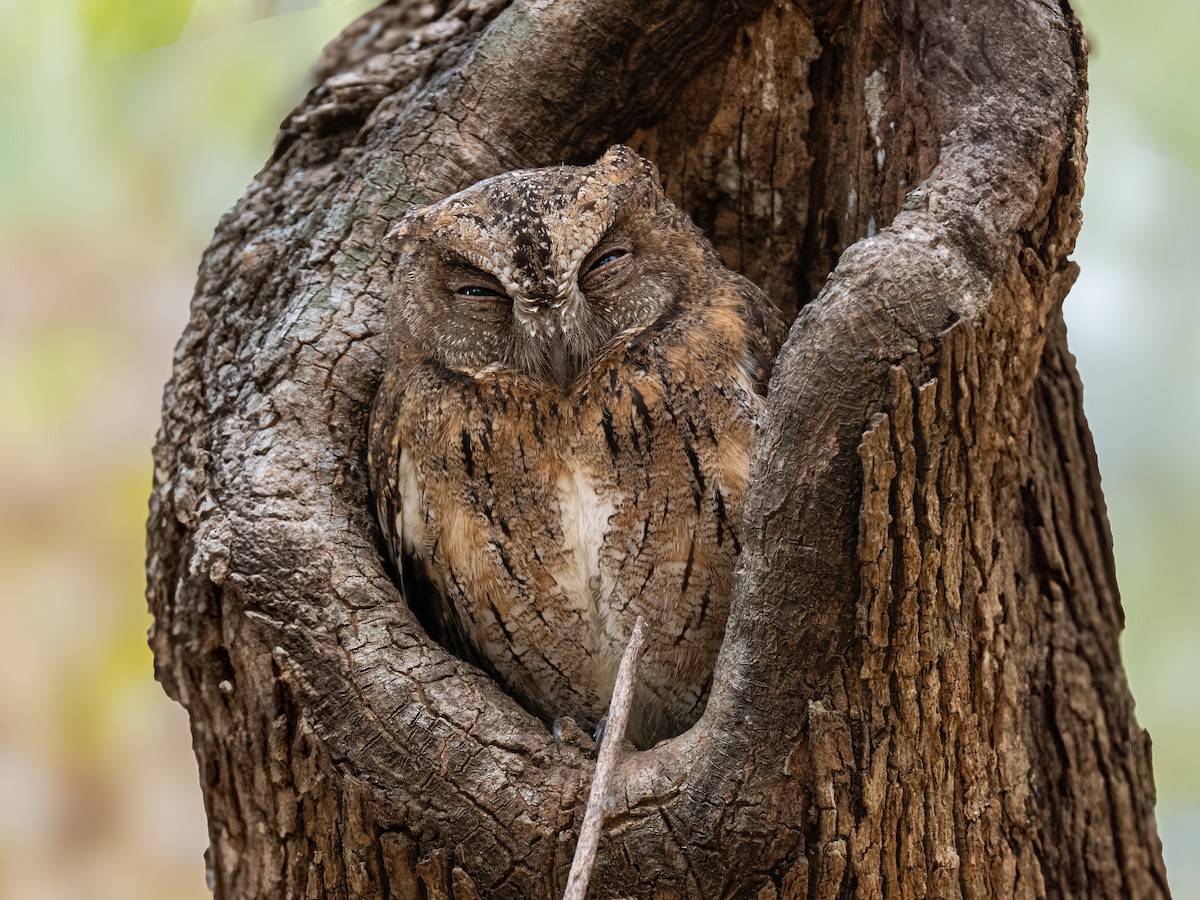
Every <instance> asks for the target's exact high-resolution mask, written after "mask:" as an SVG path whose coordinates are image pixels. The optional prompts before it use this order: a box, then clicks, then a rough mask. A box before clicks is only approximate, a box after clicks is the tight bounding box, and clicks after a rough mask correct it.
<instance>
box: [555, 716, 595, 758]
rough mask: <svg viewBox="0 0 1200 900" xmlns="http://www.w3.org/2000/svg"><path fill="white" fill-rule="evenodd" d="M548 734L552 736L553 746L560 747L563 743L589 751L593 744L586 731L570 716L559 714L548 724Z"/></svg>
mask: <svg viewBox="0 0 1200 900" xmlns="http://www.w3.org/2000/svg"><path fill="white" fill-rule="evenodd" d="M550 734H551V735H552V736H553V737H554V746H555V747H557V748H559V749H560V750H561V749H562V746H563V745H564V744H569V745H572V746H576V747H580V748H581V749H582V750H583V751H584V752H585V753H588V752H591V751H593V750H594V749H595V746H594V745H593V746H589V745H591V744H592V739H591V737H589V736H588V733H587V732H586V731H584V730H583V729H582V728H580V727H579V725H578V723H576V721H575V720H574V719H572V718H571V717H570V716H559V717H558V718H557V719H555V720H554V724H553V725H551V726H550Z"/></svg>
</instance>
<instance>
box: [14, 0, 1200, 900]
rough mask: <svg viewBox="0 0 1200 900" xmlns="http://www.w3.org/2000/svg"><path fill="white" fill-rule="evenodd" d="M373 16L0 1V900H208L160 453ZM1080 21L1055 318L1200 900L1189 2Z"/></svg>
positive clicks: (1195, 261) (212, 5) (1180, 865)
mask: <svg viewBox="0 0 1200 900" xmlns="http://www.w3.org/2000/svg"><path fill="white" fill-rule="evenodd" d="M368 5H369V0H353V2H342V3H325V4H318V3H317V2H315V0H52V2H45V0H0V273H2V278H3V284H4V289H3V292H0V409H3V410H4V413H5V416H4V424H3V428H2V429H0V473H4V474H3V476H0V615H3V617H4V621H5V623H6V626H7V627H6V628H4V629H0V685H2V686H3V689H2V690H0V897H19V898H22V900H26V898H29V900H37V898H60V897H88V898H99V900H107V898H114V900H115V898H122V900H142V898H145V900H162V898H175V897H179V898H200V897H205V896H207V891H206V889H205V888H204V882H203V863H202V859H201V855H202V853H203V849H204V846H205V844H206V840H205V833H204V819H203V810H202V806H201V803H200V795H199V790H198V787H197V783H196V771H195V763H194V760H193V759H192V756H191V752H190V747H189V742H188V733H187V723H186V716H185V715H184V714H183V712H182V710H180V709H179V707H177V706H176V705H175V704H173V703H171V702H170V701H168V700H167V699H166V697H165V696H164V695H163V694H162V691H161V690H160V689H159V688H158V686H157V685H155V684H154V683H153V681H152V680H151V677H150V672H151V660H150V654H149V651H148V650H147V648H146V645H145V637H144V634H145V630H146V628H147V627H148V624H149V617H148V616H147V614H146V612H145V605H144V601H143V599H142V580H143V575H142V566H143V536H142V535H143V528H144V520H145V514H146V507H145V502H146V496H147V494H148V491H149V485H150V460H149V448H150V446H151V443H152V442H153V438H154V432H155V428H156V426H157V422H158V407H159V402H160V395H161V389H162V384H163V382H164V381H165V380H166V378H167V376H168V374H169V369H170V358H171V355H170V354H171V347H172V346H173V344H174V341H175V339H176V338H177V337H178V335H179V333H180V331H181V330H182V328H183V324H184V322H185V321H186V317H187V302H188V298H189V297H190V295H191V287H192V280H193V277H194V272H195V267H196V263H197V260H198V259H199V256H200V253H201V252H202V250H203V248H204V246H205V245H206V244H207V242H208V238H209V236H210V234H211V232H212V229H213V227H214V225H215V224H216V221H217V218H218V217H219V216H220V215H221V213H223V212H224V211H225V210H226V209H227V208H228V207H229V206H230V205H231V204H232V203H233V202H234V201H235V200H236V199H237V198H238V196H239V195H240V194H241V192H242V190H243V189H244V186H245V184H246V183H247V182H248V181H249V180H250V178H251V177H252V176H253V174H254V172H255V171H257V169H258V168H259V166H260V165H261V164H262V162H263V161H264V160H265V159H266V158H267V156H268V154H269V151H270V147H271V142H272V139H273V135H274V132H275V128H276V125H277V123H278V122H279V121H280V120H281V119H282V118H283V116H284V115H285V114H286V112H287V111H288V109H289V108H290V107H291V106H292V105H293V104H294V103H295V102H296V101H297V100H299V98H300V97H301V96H302V95H303V92H304V91H305V89H306V87H307V81H308V73H309V69H310V66H311V65H312V62H313V61H314V60H315V59H316V57H317V54H318V52H319V50H320V48H321V47H322V46H323V45H324V44H325V43H326V42H327V41H328V40H329V39H330V38H331V37H332V36H333V35H334V34H335V33H336V32H337V31H338V30H339V29H340V28H341V27H342V26H343V25H344V24H345V23H347V22H348V21H350V20H351V19H352V18H353V17H354V16H355V15H357V14H358V13H359V12H360V11H361V10H363V9H365V8H366V6H368ZM1080 6H1081V9H1080V13H1081V16H1082V17H1083V20H1084V23H1085V26H1086V28H1087V32H1088V35H1089V38H1090V40H1091V43H1092V46H1093V51H1094V53H1093V58H1092V64H1091V82H1092V101H1091V114H1090V123H1091V130H1092V135H1091V140H1090V144H1089V157H1090V163H1089V171H1088V189H1087V194H1086V197H1085V203H1084V213H1085V226H1084V232H1083V235H1082V236H1081V238H1080V242H1079V247H1078V252H1077V254H1076V257H1077V259H1078V261H1079V262H1080V265H1081V267H1082V274H1081V277H1080V280H1079V283H1078V284H1077V286H1076V288H1075V289H1074V291H1073V292H1072V294H1071V296H1070V297H1069V298H1068V301H1067V317H1068V324H1069V328H1070V332H1071V345H1072V348H1073V349H1074V351H1075V352H1076V354H1077V355H1078V358H1079V365H1080V369H1081V372H1082V373H1083V377H1084V382H1085V385H1086V406H1087V412H1088V416H1089V419H1090V422H1091V425H1092V428H1093V431H1094V433H1095V436H1096V441H1097V446H1098V451H1099V456H1100V463H1101V469H1102V472H1103V475H1104V484H1105V490H1106V494H1107V498H1108V503H1109V508H1110V513H1111V519H1112V524H1113V532H1114V538H1115V545H1116V554H1117V566H1118V575H1119V578H1120V581H1121V586H1122V593H1123V597H1124V602H1125V610H1126V615H1127V623H1128V630H1127V632H1126V636H1125V641H1124V649H1125V658H1126V663H1127V668H1128V672H1129V676H1130V681H1131V683H1132V685H1133V690H1134V695H1135V697H1136V698H1137V703H1138V715H1139V718H1140V721H1141V723H1142V724H1143V725H1144V726H1145V727H1147V728H1148V730H1149V731H1150V733H1151V734H1152V736H1153V737H1154V748H1155V753H1154V756H1155V770H1156V775H1157V781H1158V786H1159V807H1158V808H1159V819H1160V825H1161V830H1162V836H1163V840H1164V845H1165V848H1166V853H1167V858H1168V869H1169V873H1170V876H1171V879H1172V884H1173V888H1174V890H1175V894H1176V896H1177V897H1186V896H1200V890H1198V889H1197V885H1198V884H1200V862H1198V861H1197V858H1196V857H1195V856H1194V855H1193V854H1192V853H1191V852H1190V851H1191V848H1192V847H1195V846H1200V766H1197V765H1196V764H1195V762H1194V750H1193V748H1194V747H1196V746H1197V745H1198V744H1200V695H1198V694H1197V692H1196V691H1194V690H1193V689H1192V688H1193V686H1194V685H1196V684H1198V683H1200V653H1197V652H1196V647H1197V646H1198V645H1200V603H1197V599H1200V597H1198V593H1200V592H1198V589H1197V585H1200V554H1197V553H1196V552H1195V550H1194V549H1193V548H1194V547H1195V546H1196V544H1197V543H1198V542H1200V513H1198V512H1197V511H1198V510H1200V466H1198V462H1200V460H1198V458H1197V453H1196V450H1195V448H1196V447H1197V446H1198V445H1200V400H1198V396H1200V392H1198V391H1197V390H1196V388H1197V386H1198V385H1200V354H1195V353H1194V350H1195V348H1196V347H1197V346H1200V304H1197V303H1195V299H1196V290H1197V289H1196V285H1197V284H1200V254H1197V253H1196V252H1195V248H1196V246H1197V245H1198V244H1200V226H1198V224H1197V219H1196V216H1195V212H1194V211H1195V210H1196V209H1197V208H1198V207H1200V179H1198V177H1197V176H1198V174H1200V117H1196V116H1195V115H1193V114H1192V110H1193V109H1194V105H1195V103H1194V100H1193V99H1192V96H1191V94H1192V91H1193V89H1194V87H1195V85H1196V84H1198V83H1200V54H1194V53H1193V51H1192V46H1191V45H1192V42H1193V41H1194V39H1195V36H1196V35H1197V34H1200V4H1197V3H1196V2H1195V0H1158V2H1156V3H1155V4H1153V5H1152V6H1138V5H1134V4H1123V3H1120V2H1117V0H1085V2H1082V3H1081V4H1080Z"/></svg>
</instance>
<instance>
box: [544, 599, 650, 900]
mask: <svg viewBox="0 0 1200 900" xmlns="http://www.w3.org/2000/svg"><path fill="white" fill-rule="evenodd" d="M645 640H646V622H645V620H644V619H642V617H641V616H638V617H637V622H636V623H634V626H633V633H632V634H630V635H629V643H628V644H627V645H626V647H625V655H624V656H622V657H621V668H620V669H618V670H617V683H616V684H614V685H613V696H612V702H611V703H610V704H609V707H608V724H607V725H606V726H605V728H604V737H603V738H602V739H601V743H600V753H599V755H598V756H597V758H596V774H595V775H594V776H592V792H591V793H590V794H589V795H588V802H587V810H586V811H585V812H584V814H583V825H582V827H580V829H579V843H577V844H576V845H575V858H574V859H573V860H572V861H571V875H570V877H569V878H568V879H567V891H566V893H565V894H563V900H584V898H585V897H586V896H587V889H588V879H590V878H591V877H592V867H593V866H594V865H595V864H596V848H597V847H598V846H599V845H600V826H601V825H602V824H603V823H604V806H605V802H606V801H607V800H608V794H609V789H610V788H611V787H612V780H613V773H614V772H615V771H616V769H617V757H618V756H619V755H620V752H621V745H622V744H623V743H624V741H625V723H626V722H628V721H629V707H630V706H632V705H633V687H634V684H635V683H636V681H637V664H638V660H639V659H640V658H641V656H642V644H643V643H645Z"/></svg>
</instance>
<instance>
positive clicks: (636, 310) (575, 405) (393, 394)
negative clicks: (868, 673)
mask: <svg viewBox="0 0 1200 900" xmlns="http://www.w3.org/2000/svg"><path fill="white" fill-rule="evenodd" d="M394 239H395V243H396V245H397V247H398V249H399V251H400V259H399V268H398V278H397V283H398V291H397V296H396V297H395V299H394V300H393V308H392V312H391V321H390V323H389V328H390V329H391V334H390V340H389V347H390V349H389V354H390V357H389V367H388V370H387V372H386V374H385V376H384V379H383V383H382V385H381V387H380V389H379V394H378V397H377V398H376V402H375V408H374V410H373V414H372V421H371V433H370V458H369V466H370V471H371V479H372V486H373V488H374V491H375V496H376V500H377V505H378V513H379V520H380V523H381V525H382V527H383V530H384V532H385V534H386V535H387V539H388V543H389V549H390V552H391V554H392V556H393V559H394V560H395V562H396V564H397V568H398V570H400V571H401V572H403V573H404V582H405V589H406V593H407V595H408V597H409V600H410V602H411V603H412V604H413V605H414V608H416V609H417V610H418V611H419V612H422V611H423V612H424V618H425V620H426V622H427V623H428V624H429V626H430V628H431V631H433V633H434V634H435V636H436V637H438V639H440V640H442V641H443V642H444V643H446V644H447V645H448V646H450V647H451V648H452V649H455V650H456V651H457V652H459V653H461V654H463V655H464V656H467V657H468V658H470V659H472V660H474V661H475V662H477V663H479V664H480V665H482V666H484V667H485V668H487V669H488V670H490V671H491V672H492V673H493V674H494V675H495V676H496V677H497V678H498V679H499V680H500V681H501V682H502V683H503V684H504V685H505V686H506V687H507V689H508V690H509V691H510V692H511V693H512V694H514V695H515V696H516V697H517V698H518V699H519V700H520V701H521V702H522V703H524V704H525V705H526V706H527V707H528V708H529V709H531V710H533V711H534V712H536V713H537V714H538V715H540V716H542V717H543V718H545V719H547V720H552V719H554V718H555V717H558V716H561V715H571V716H573V717H575V718H576V719H578V720H579V721H581V722H585V723H588V724H595V722H596V721H597V720H598V719H599V718H600V717H601V716H602V715H603V714H604V712H605V710H606V708H607V706H608V702H609V698H610V693H611V690H612V685H613V680H614V678H615V676H616V671H617V666H618V663H619V661H620V657H621V653H622V650H623V649H624V646H625V643H626V641H627V639H628V636H629V633H630V631H631V629H632V627H633V623H634V621H635V620H636V617H637V616H638V615H639V614H640V615H643V616H645V617H646V620H647V623H648V625H649V631H648V640H647V652H646V655H645V657H644V659H643V663H642V666H641V669H640V675H639V682H640V684H639V688H638V693H637V694H636V696H635V701H634V708H633V713H632V717H631V721H630V737H631V739H632V740H633V741H634V742H635V743H636V744H638V745H639V746H648V745H650V744H652V743H653V742H655V741H657V740H660V739H662V738H665V737H669V736H671V735H674V734H677V733H679V732H680V731H682V730H684V729H685V728H687V727H688V726H689V725H690V724H691V723H692V722H694V721H695V719H696V718H697V717H698V716H699V714H700V712H701V711H702V709H703V707H704V700H705V697H706V695H707V691H708V684H709V680H710V677H711V673H712V668H713V663H714V661H715V658H716V653H717V649H718V647H719V646H720V643H721V638H722V636H723V634H724V628H725V620H726V617H727V614H728V609H729V595H730V590H731V581H732V575H733V566H734V560H735V558H736V556H737V553H738V551H739V549H740V545H739V529H740V524H741V507H742V499H743V496H744V493H745V489H746V482H747V477H748V471H749V451H750V444H751V441H752V439H753V433H754V428H755V421H756V418H757V416H758V415H759V413H760V410H761V408H762V400H761V396H760V395H761V392H762V391H763V390H764V389H765V384H766V380H767V377H768V376H769V374H770V366H771V361H772V359H773V358H774V356H775V353H776V351H777V350H778V347H779V344H780V342H781V341H782V338H783V334H784V327H783V322H782V319H781V317H780V315H779V313H778V312H777V311H776V309H775V307H774V306H773V305H772V304H771V303H770V301H769V300H768V299H767V298H766V297H765V296H764V295H763V294H762V292H761V291H759V290H758V289H757V288H756V287H755V286H754V285H752V284H751V283H750V282H749V281H747V280H746V279H744V278H742V277H741V276H740V275H737V274H736V273H734V272H731V271H729V270H728V269H726V268H724V267H723V266H722V265H721V263H720V260H719V259H718V258H717V255H716V253H715V251H714V250H713V249H712V247H711V245H710V244H709V243H708V241H707V240H705V239H704V237H703V236H702V235H701V234H700V232H699V231H698V230H697V229H696V228H695V226H694V225H692V223H691V221H690V220H689V219H688V218H687V216H686V215H685V214H684V213H682V212H681V211H680V210H679V209H678V208H677V207H675V206H674V205H673V204H672V203H671V202H670V201H669V200H668V199H667V197H666V196H665V194H664V193H663V191H662V187H661V185H660V184H659V182H658V177H657V173H656V172H655V170H654V168H653V166H652V165H650V163H648V162H646V161H645V160H643V159H641V158H640V157H638V156H637V155H636V154H634V153H633V152H632V151H630V150H628V149H627V148H625V147H614V148H612V149H611V150H609V151H608V152H607V153H606V154H605V155H604V156H603V157H602V158H601V159H600V160H599V161H598V162H597V163H596V164H595V165H592V166H585V167H578V168H575V167H565V166H564V167H558V168H550V169H537V170H530V171H524V172H511V173H508V174H506V175H502V176H499V177H497V178H493V179H490V180H488V181H484V182H481V183H480V184H478V185H476V186H474V187H472V188H470V189H468V190H466V191H464V192H462V193H460V194H456V195H454V196H452V197H449V198H447V199H445V200H443V201H441V202H440V203H436V204H433V205H431V206H428V207H424V208H421V209H416V210H413V211H411V212H410V213H409V214H408V215H407V216H406V217H405V218H404V220H403V221H402V222H401V224H400V225H399V227H398V228H397V229H396V231H395V232H394Z"/></svg>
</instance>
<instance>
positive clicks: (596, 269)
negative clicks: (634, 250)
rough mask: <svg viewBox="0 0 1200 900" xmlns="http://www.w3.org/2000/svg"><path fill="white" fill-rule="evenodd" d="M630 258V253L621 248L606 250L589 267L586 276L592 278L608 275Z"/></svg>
mask: <svg viewBox="0 0 1200 900" xmlns="http://www.w3.org/2000/svg"><path fill="white" fill-rule="evenodd" d="M628 256H629V251H628V250H625V249H623V248H621V247H615V248H613V249H612V250H606V251H605V252H603V253H601V254H600V255H599V256H598V257H596V259H595V260H593V261H592V263H591V264H590V265H589V266H588V267H587V271H586V272H584V275H585V276H587V277H589V278H591V277H594V276H602V275H607V274H609V273H611V272H615V271H616V270H617V269H619V268H620V267H621V266H622V264H623V261H624V260H625V259H626V258H627V257H628Z"/></svg>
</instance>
